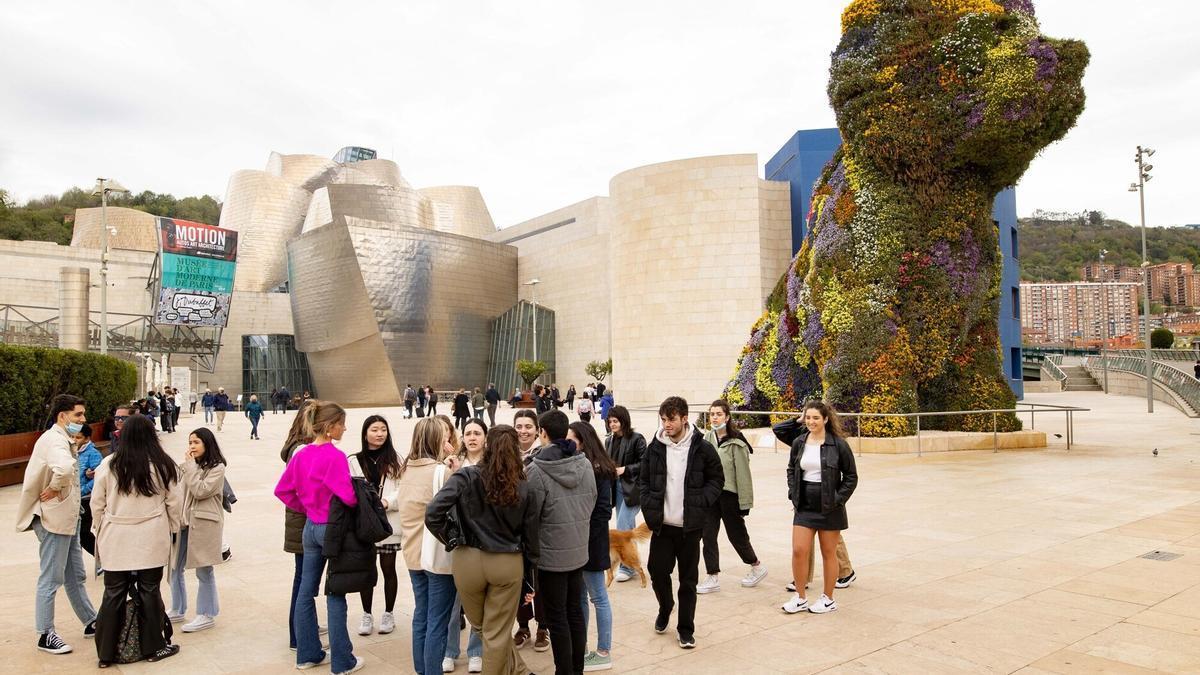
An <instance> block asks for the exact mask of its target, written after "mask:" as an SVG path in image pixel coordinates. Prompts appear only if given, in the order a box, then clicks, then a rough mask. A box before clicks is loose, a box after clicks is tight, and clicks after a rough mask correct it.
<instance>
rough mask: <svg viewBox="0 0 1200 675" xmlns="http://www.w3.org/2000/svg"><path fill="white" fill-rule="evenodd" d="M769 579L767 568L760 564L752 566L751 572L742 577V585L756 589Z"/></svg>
mask: <svg viewBox="0 0 1200 675" xmlns="http://www.w3.org/2000/svg"><path fill="white" fill-rule="evenodd" d="M766 578H767V566H766V565H764V564H762V563H759V564H757V565H751V566H750V572H749V573H748V574H747V575H746V576H744V577H742V585H743V586H745V587H746V588H754V587H755V586H757V585H758V583H759V582H760V581H762V580H763V579H766Z"/></svg>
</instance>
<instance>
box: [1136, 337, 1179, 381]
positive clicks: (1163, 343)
mask: <svg viewBox="0 0 1200 675" xmlns="http://www.w3.org/2000/svg"><path fill="white" fill-rule="evenodd" d="M1143 344H1145V343H1143ZM1174 344H1175V333H1172V332H1171V329H1170V328H1155V329H1154V330H1152V331H1150V346H1151V347H1152V348H1154V349H1170V348H1171V347H1172V345H1174ZM1142 374H1143V375H1145V374H1146V373H1145V371H1142Z"/></svg>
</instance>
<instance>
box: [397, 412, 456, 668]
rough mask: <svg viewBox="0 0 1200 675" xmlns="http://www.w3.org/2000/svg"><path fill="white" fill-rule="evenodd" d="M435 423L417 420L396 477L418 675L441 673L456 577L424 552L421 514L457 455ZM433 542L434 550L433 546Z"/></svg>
mask: <svg viewBox="0 0 1200 675" xmlns="http://www.w3.org/2000/svg"><path fill="white" fill-rule="evenodd" d="M440 417H441V416H440V415H439V416H438V417H426V418H424V419H421V420H418V421H417V424H416V426H415V427H414V428H413V435H412V445H411V446H410V449H409V452H408V457H407V458H406V459H405V460H404V468H403V473H402V474H401V477H400V490H399V495H400V498H399V511H400V531H401V538H402V542H401V549H400V550H401V552H402V553H403V554H404V564H405V566H406V567H408V576H409V579H410V580H411V581H412V588H413V620H412V648H413V652H412V654H413V670H415V671H417V672H418V673H421V674H422V675H433V674H436V673H440V672H442V658H443V657H444V655H445V652H446V626H447V624H448V622H449V620H450V608H451V607H452V606H453V605H454V597H455V590H454V577H453V576H451V573H450V572H451V570H450V568H449V564H448V562H447V561H446V560H445V556H444V555H440V556H439V555H438V551H437V550H436V549H431V550H429V551H424V550H423V548H424V546H426V545H427V544H426V542H425V508H426V506H428V504H429V501H430V500H431V499H433V495H434V494H435V493H437V491H438V490H440V489H441V488H442V485H443V484H444V483H445V482H446V477H447V476H448V475H449V474H450V473H451V470H450V469H449V468H447V466H446V464H445V463H444V460H445V459H446V458H447V457H450V456H452V455H453V454H454V452H455V450H456V449H457V448H456V447H455V445H452V444H451V442H450V428H449V425H447V424H445V423H444V422H443V421H442V420H441V419H439V418H440ZM436 545H437V544H436V542H434V546H436Z"/></svg>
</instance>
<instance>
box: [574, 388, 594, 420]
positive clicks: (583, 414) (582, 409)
mask: <svg viewBox="0 0 1200 675" xmlns="http://www.w3.org/2000/svg"><path fill="white" fill-rule="evenodd" d="M575 412H577V413H579V421H580V422H583V423H584V424H591V423H592V397H591V396H589V395H588V394H586V393H585V394H584V395H583V397H582V398H580V399H579V403H577V404H575Z"/></svg>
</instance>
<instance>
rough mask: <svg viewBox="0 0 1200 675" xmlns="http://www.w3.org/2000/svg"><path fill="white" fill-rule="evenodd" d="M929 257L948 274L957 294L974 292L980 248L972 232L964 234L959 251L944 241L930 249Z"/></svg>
mask: <svg viewBox="0 0 1200 675" xmlns="http://www.w3.org/2000/svg"><path fill="white" fill-rule="evenodd" d="M929 257H930V259H931V260H932V262H933V264H934V265H936V266H937V267H939V268H941V270H942V271H943V272H945V273H946V278H947V279H948V280H949V282H950V288H951V290H953V291H954V292H955V293H956V294H958V295H960V296H963V295H970V294H971V293H972V292H973V291H974V288H975V281H976V279H977V278H978V271H977V268H978V267H979V247H978V246H976V245H975V238H974V237H972V236H971V231H970V230H967V231H965V232H963V236H962V239H960V240H959V250H958V251H954V250H953V249H952V248H951V247H950V242H948V241H945V240H942V241H939V242H937V243H936V244H934V245H933V246H932V247H931V248H930V249H929Z"/></svg>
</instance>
